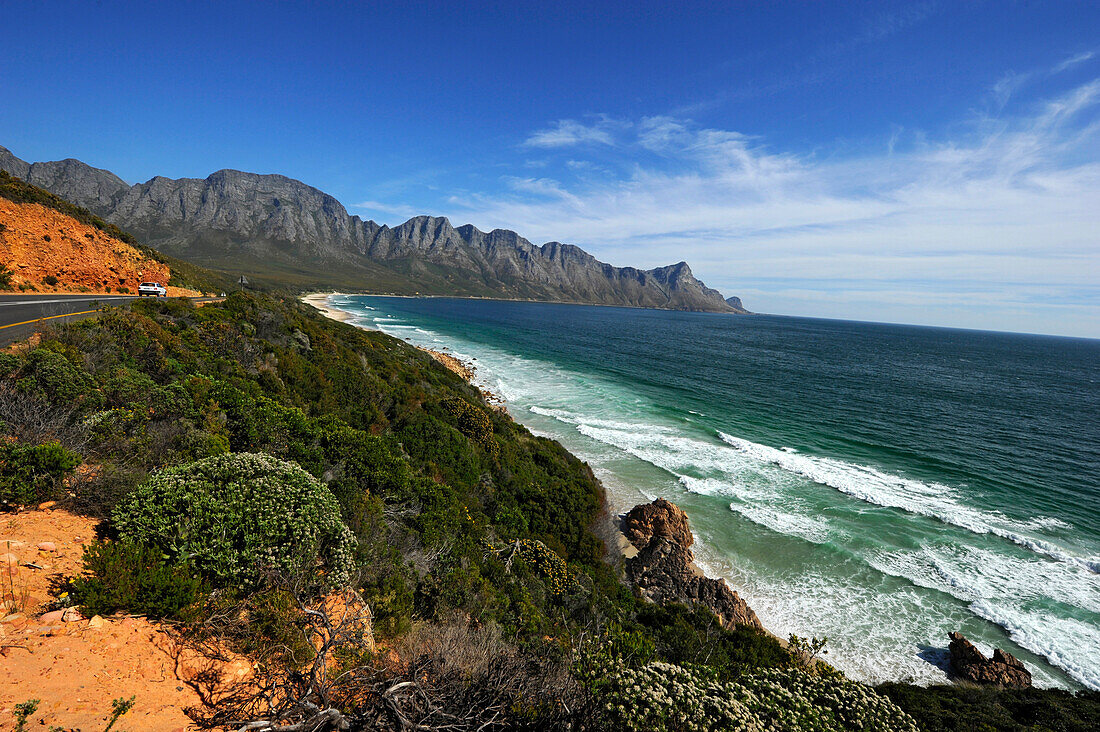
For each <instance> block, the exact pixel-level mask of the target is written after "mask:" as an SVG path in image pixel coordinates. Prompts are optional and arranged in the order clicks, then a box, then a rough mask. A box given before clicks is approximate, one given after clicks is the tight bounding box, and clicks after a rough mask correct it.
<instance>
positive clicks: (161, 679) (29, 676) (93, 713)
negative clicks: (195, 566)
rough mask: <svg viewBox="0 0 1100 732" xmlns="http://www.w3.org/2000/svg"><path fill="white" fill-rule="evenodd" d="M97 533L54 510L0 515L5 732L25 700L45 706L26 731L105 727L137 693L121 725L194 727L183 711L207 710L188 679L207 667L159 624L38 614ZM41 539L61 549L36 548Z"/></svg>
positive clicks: (144, 729)
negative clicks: (122, 701)
mask: <svg viewBox="0 0 1100 732" xmlns="http://www.w3.org/2000/svg"><path fill="white" fill-rule="evenodd" d="M43 505H44V506H48V504H43ZM95 527H96V522H95V521H94V520H92V519H89V518H85V517H82V516H76V515H74V514H71V513H69V512H67V511H64V510H60V509H52V508H49V507H47V508H46V509H45V510H38V511H24V512H22V513H17V514H0V580H2V583H3V591H4V595H5V598H4V599H5V606H4V607H3V609H2V610H0V615H6V617H3V618H2V619H0V729H11V728H12V727H14V706H15V705H16V704H18V703H21V702H24V701H27V700H28V699H39V700H41V704H40V705H39V707H38V711H37V712H36V713H35V714H34V716H33V717H31V719H30V720H28V722H29V723H28V729H32V730H34V729H46V728H47V727H48V726H50V725H57V726H60V727H62V728H64V729H84V730H97V729H102V728H103V726H104V725H105V720H106V716H107V715H108V714H109V713H110V710H111V700H112V699H117V698H120V697H122V698H129V697H130V696H131V695H133V696H136V697H137V699H136V701H135V704H134V708H133V709H132V710H131V711H130V712H129V713H128V714H127V715H126V716H124V717H123V718H122V719H121V720H119V723H118V724H117V725H116V726H117V727H118V728H120V729H125V730H129V732H174V731H182V730H189V729H192V726H191V725H190V722H189V720H188V718H187V717H186V716H185V715H184V713H183V709H184V708H186V707H192V706H196V707H197V706H200V700H199V696H198V694H197V693H196V692H195V691H194V689H193V688H192V687H191V686H189V685H188V684H187V681H188V680H189V679H191V680H195V679H196V678H197V676H198V674H199V673H200V672H201V671H203V670H204V668H205V667H206V664H205V663H204V662H200V661H198V660H196V659H195V657H194V655H193V654H188V653H180V651H179V649H178V646H177V645H176V644H175V643H174V642H173V640H172V639H171V638H170V637H169V635H168V634H167V633H165V632H164V631H163V630H161V629H159V628H158V627H157V625H156V624H154V623H151V622H150V621H148V620H146V619H145V618H135V617H111V618H100V617H98V616H97V617H94V618H92V619H90V620H85V619H83V618H80V617H79V615H78V614H77V613H75V612H72V611H70V612H69V613H68V615H67V616H66V617H62V618H58V617H56V616H57V613H56V612H55V613H54V614H53V615H50V614H46V615H42V614H41V611H42V610H43V609H45V608H44V607H43V606H44V605H45V604H46V603H47V602H48V601H49V600H51V599H52V597H51V594H50V593H51V583H53V582H55V581H56V580H58V579H60V578H61V577H63V576H65V575H73V574H76V573H77V572H78V571H79V570H80V565H81V555H82V553H83V546H84V544H87V543H88V542H89V541H90V540H91V539H92V537H93V536H94V533H95ZM43 542H52V543H53V544H54V548H53V549H52V550H51V549H50V548H49V546H48V545H47V549H46V550H41V549H39V548H38V546H39V544H41V543H43ZM5 554H11V555H14V556H15V557H16V559H15V560H14V561H15V562H16V572H15V574H14V575H12V576H10V578H9V573H8V572H7V571H6V570H7V568H8V566H9V562H10V561H12V560H11V559H10V557H4V556H2V555H5ZM28 565H37V566H39V567H41V569H34V568H33V567H31V566H28ZM220 670H221V671H223V672H224V673H225V674H226V677H227V679H229V678H236V679H240V678H243V677H244V676H246V675H247V674H248V664H247V663H244V662H242V661H236V662H234V663H231V664H229V665H228V666H227V667H224V668H222V669H220Z"/></svg>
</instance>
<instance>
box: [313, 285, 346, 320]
mask: <svg viewBox="0 0 1100 732" xmlns="http://www.w3.org/2000/svg"><path fill="white" fill-rule="evenodd" d="M339 294H340V293H339V292H315V293H312V294H309V295H305V296H303V297H302V302H304V303H306V304H307V305H312V306H313V307H315V308H317V309H318V310H320V311H321V312H322V313H324V314H325V316H326V317H329V318H332V319H333V320H339V321H340V322H341V323H346V322H347V321H348V320H349V319H350V318H351V316H350V315H348V314H347V313H345V312H344V311H343V310H337V309H336V308H333V307H329V304H328V299H329V298H330V297H332V296H333V295H339Z"/></svg>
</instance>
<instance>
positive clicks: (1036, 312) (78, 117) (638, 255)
mask: <svg viewBox="0 0 1100 732" xmlns="http://www.w3.org/2000/svg"><path fill="white" fill-rule="evenodd" d="M626 6H629V7H626ZM0 20H2V21H3V25H4V27H5V28H6V29H7V31H8V32H6V33H5V34H4V35H5V40H4V43H3V44H2V45H0V99H2V100H3V103H2V105H0V145H4V146H6V147H8V148H10V149H11V150H12V151H13V152H14V153H15V154H16V155H19V156H20V157H22V158H23V159H25V160H30V161H35V160H53V159H59V158H64V157H76V158H80V159H81V160H84V161H86V162H88V163H90V164H92V165H96V166H98V167H104V168H108V169H110V170H113V171H114V172H116V173H118V174H119V175H121V176H122V177H123V178H125V179H126V180H129V181H131V182H138V181H144V180H147V179H148V178H150V177H152V176H154V175H166V176H170V177H181V176H193V177H204V176H206V175H208V174H209V173H211V172H212V171H214V170H217V169H220V168H227V167H228V168H237V169H241V170H249V171H255V172H278V173H283V174H285V175H289V176H291V177H294V178H298V179H301V180H303V181H305V182H307V183H309V184H311V185H314V186H316V187H318V188H320V189H322V190H324V191H327V192H329V193H332V194H333V195H335V196H336V197H337V198H338V199H340V200H341V201H342V202H343V203H344V204H345V205H346V206H347V207H348V209H349V211H351V212H352V213H356V214H359V215H361V216H364V217H368V218H374V219H375V220H377V221H380V222H383V223H390V224H395V223H399V222H401V221H403V220H404V219H405V218H407V217H408V216H411V215H414V214H418V213H429V214H434V215H447V216H449V217H451V219H452V222H453V223H455V224H456V225H457V224H460V223H466V222H470V223H473V224H475V225H477V226H478V227H480V228H482V229H491V228H494V227H503V228H511V229H515V230H517V231H519V232H520V233H521V234H523V235H525V236H527V237H528V238H530V239H531V240H532V241H535V242H536V243H541V242H544V241H548V240H551V239H556V240H560V241H567V242H570V243H576V244H579V245H580V246H583V247H584V248H586V249H588V250H589V251H591V252H592V253H593V254H595V255H596V256H598V257H600V258H601V259H604V260H606V261H610V262H612V263H613V264H617V265H628V264H629V265H637V266H644V267H652V266H658V265H662V264H669V263H672V262H675V261H679V260H681V259H686V260H687V261H688V262H690V263H691V264H692V267H693V270H694V271H695V273H696V274H697V275H698V276H699V277H700V278H702V279H703V280H704V281H706V282H707V283H708V284H709V285H711V286H714V287H717V288H719V289H721V290H722V291H723V292H725V293H726V294H737V295H740V296H742V297H743V298H744V300H745V303H746V305H748V306H749V307H750V308H752V309H754V310H758V311H765V312H773V313H785V314H795V315H819V316H824V317H840V318H852V319H861V320H883V321H895V322H910V323H925V324H934V325H949V326H961V327H976V328H989V329H998V330H1020V331H1032V332H1045V333H1062V334H1070V335H1085V336H1091V337H1100V4H1097V3H1095V2H1060V1H1056V0H1051V1H1049V2H1008V1H1006V0H999V1H997V2H963V1H956V2H913V1H911V2H899V3H888V2H877V3H855V2H845V3H823V2H820V3H819V2H797V3H796V2H774V1H773V2H763V1H761V2H755V3H749V2H742V3H722V2H714V3H648V2H633V3H599V2H595V1H594V0H593V1H590V2H583V3H423V2H422V3H393V4H390V3H385V4H384V3H377V4H375V3H347V4H336V3H309V4H305V3H302V4H292V3H285V2H279V3H276V2H265V3H252V4H241V3H231V2H220V3H216V4H215V3H210V4H205V3H186V4H160V3H155V2H144V3H132V4H118V3H111V2H100V3H87V2H80V3H71V4H70V3H60V2H49V1H46V2H43V1H41V0H39V1H37V2H27V3H23V2H12V1H11V0H7V1H6V2H4V3H3V4H2V5H0Z"/></svg>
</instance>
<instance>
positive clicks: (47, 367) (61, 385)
mask: <svg viewBox="0 0 1100 732" xmlns="http://www.w3.org/2000/svg"><path fill="white" fill-rule="evenodd" d="M19 377H20V378H19V381H18V384H19V388H20V389H22V390H24V391H29V392H31V393H33V394H35V395H36V396H40V397H42V398H44V399H46V400H47V401H50V402H53V403H54V404H65V405H73V404H76V403H77V402H78V401H79V402H85V401H92V402H95V401H98V400H99V398H100V397H99V395H98V393H95V381H94V380H93V379H92V377H91V374H89V373H88V372H87V371H85V370H84V369H82V368H80V367H78V366H76V365H74V364H73V362H72V361H70V360H69V359H68V358H66V357H65V356H64V355H62V354H60V353H57V352H55V351H51V350H48V349H46V348H36V349H34V350H33V351H31V352H30V353H29V354H27V360H26V363H25V364H24V366H23V368H22V370H21V371H20V372H19Z"/></svg>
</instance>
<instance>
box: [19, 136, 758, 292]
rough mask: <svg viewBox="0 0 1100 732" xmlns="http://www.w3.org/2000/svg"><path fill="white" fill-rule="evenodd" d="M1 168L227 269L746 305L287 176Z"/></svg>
mask: <svg viewBox="0 0 1100 732" xmlns="http://www.w3.org/2000/svg"><path fill="white" fill-rule="evenodd" d="M0 169H3V170H7V171H8V172H9V173H11V174H12V175H14V176H16V177H19V178H22V179H24V180H26V181H28V182H30V183H33V184H35V185H38V186H40V187H42V188H45V189H46V190H49V191H51V192H53V193H56V194H57V195H60V196H62V197H63V198H66V199H68V200H70V201H73V202H74V203H76V204H78V205H81V206H84V207H86V208H88V209H89V210H91V211H92V212H93V213H95V214H97V215H98V216H101V217H102V218H104V219H106V220H107V221H110V222H112V223H114V224H117V225H118V226H121V227H123V228H125V229H127V230H129V231H131V232H132V233H134V234H135V235H137V236H138V237H139V238H140V239H141V240H142V241H143V242H145V243H147V244H149V245H150V246H154V247H156V248H158V249H160V250H162V251H165V252H167V253H170V254H173V255H176V256H179V257H182V258H185V259H189V260H192V261H195V262H197V263H201V264H204V265H207V266H211V267H214V268H218V269H223V270H230V271H236V270H238V269H239V270H241V271H242V273H246V272H248V271H256V270H259V271H260V273H261V274H263V273H264V272H266V271H268V270H270V271H271V272H272V273H282V274H284V275H285V274H287V273H294V274H295V275H296V276H297V277H298V278H299V279H308V278H310V277H313V278H315V279H317V280H318V282H319V283H320V282H321V281H325V282H330V283H332V284H342V285H344V286H348V285H350V284H352V283H353V282H358V283H359V286H360V287H362V288H369V289H373V290H377V291H390V292H398V293H401V294H413V293H420V294H440V295H457V296H480V297H499V298H508V299H530V300H543V301H564V302H578V303H590V304H604V305H626V306H635V307H649V308H664V309H673V310H695V311H709V312H727V313H738V312H746V311H745V310H744V308H743V307H741V306H740V304H739V303H740V300H736V298H731V300H735V301H736V304H735V303H731V302H730V301H727V300H725V299H724V298H723V296H722V295H721V293H719V292H718V291H716V290H713V289H711V288H709V287H707V286H706V285H704V284H703V283H702V282H700V281H699V280H697V279H696V278H695V276H694V275H693V274H692V272H691V268H690V267H689V266H688V265H687V263H686V262H679V263H677V264H673V265H669V266H667V267H659V268H656V269H650V270H641V269H636V268H633V267H614V266H612V265H610V264H606V263H604V262H600V261H599V260H597V259H596V258H595V257H593V256H592V255H590V254H588V253H587V252H585V251H584V250H583V249H581V248H580V247H577V246H574V245H570V244H562V243H560V242H549V243H546V244H543V245H542V246H536V245H534V244H532V243H531V242H530V241H528V240H527V239H525V238H523V237H521V236H520V235H519V234H517V233H516V232H514V231H509V230H506V229H495V230H493V231H490V232H483V231H481V230H479V229H477V228H476V227H474V226H472V225H469V224H467V225H464V226H459V227H454V226H452V225H451V223H450V221H448V220H447V219H446V218H442V217H430V216H417V217H414V218H412V219H409V220H408V221H406V222H405V223H403V224H401V225H399V226H396V227H389V226H386V225H379V224H377V223H375V222H374V221H369V220H368V221H364V220H362V219H360V218H359V217H358V216H352V215H349V214H348V212H347V210H346V209H345V208H344V206H343V205H342V204H340V202H339V201H337V200H336V199H335V198H333V197H332V196H330V195H328V194H326V193H324V192H322V191H320V190H318V189H316V188H313V187H311V186H308V185H306V184H304V183H302V182H300V181H297V180H294V179H291V178H287V177H286V176H282V175H274V174H265V175H260V174H256V173H245V172H241V171H237V170H220V171H218V172H216V173H213V174H211V175H210V176H208V177H207V178H204V179H198V178H180V179H171V178H164V177H160V176H157V177H154V178H152V179H150V180H149V181H147V182H145V183H139V184H136V185H133V186H131V185H129V184H128V183H126V182H125V181H123V180H122V179H121V178H119V177H118V176H116V175H115V174H113V173H111V172H110V171H107V170H101V169H98V168H93V167H91V166H89V165H87V164H85V163H83V162H81V161H79V160H74V159H71V158H70V159H67V160H61V161H56V162H44V163H27V162H25V161H23V160H20V159H19V158H17V157H15V156H14V155H13V154H12V153H11V152H10V151H9V150H7V149H6V148H3V147H0Z"/></svg>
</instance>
